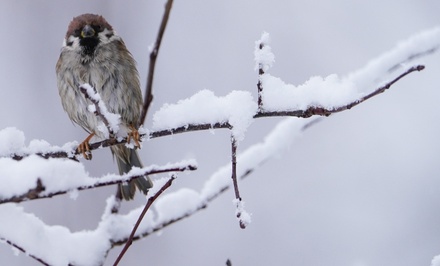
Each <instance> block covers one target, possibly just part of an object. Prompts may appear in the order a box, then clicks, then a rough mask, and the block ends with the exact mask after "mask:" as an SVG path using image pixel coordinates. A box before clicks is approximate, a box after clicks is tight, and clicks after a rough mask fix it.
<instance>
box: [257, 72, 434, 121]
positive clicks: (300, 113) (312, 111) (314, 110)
mask: <svg viewBox="0 0 440 266" xmlns="http://www.w3.org/2000/svg"><path fill="white" fill-rule="evenodd" d="M423 69H425V66H423V65H417V66H413V67H411V68H409V69H408V70H407V71H405V72H403V73H402V74H400V75H399V76H397V77H396V78H395V79H393V80H391V81H390V82H387V83H386V84H385V85H383V86H382V87H379V88H378V89H376V90H375V91H373V92H372V93H370V94H367V95H366V96H364V97H362V98H360V99H358V100H356V101H354V102H351V103H349V104H346V105H343V106H340V107H335V108H332V109H325V108H322V107H319V106H311V107H309V108H307V109H306V110H293V111H276V112H258V113H257V114H256V115H255V116H254V118H260V117H270V116H295V117H302V118H308V117H311V116H314V115H319V116H329V115H331V114H334V113H339V112H342V111H345V110H349V109H351V108H352V107H355V106H356V105H358V104H361V103H363V102H365V101H366V100H368V99H370V98H372V97H374V96H376V95H379V94H381V93H383V92H385V91H386V90H387V89H389V88H390V87H391V86H392V85H394V84H395V83H396V82H397V81H399V80H400V79H402V78H403V77H405V76H407V75H409V74H411V73H412V72H415V71H422V70H423Z"/></svg>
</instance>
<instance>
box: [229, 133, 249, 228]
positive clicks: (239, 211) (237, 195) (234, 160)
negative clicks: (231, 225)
mask: <svg viewBox="0 0 440 266" xmlns="http://www.w3.org/2000/svg"><path fill="white" fill-rule="evenodd" d="M231 148H232V149H231V162H232V167H231V168H232V174H231V178H232V184H233V186H234V193H235V202H236V205H237V206H236V213H235V215H236V216H237V219H238V223H239V225H240V228H241V229H245V228H246V222H245V221H244V220H243V219H242V218H243V216H242V209H241V208H239V206H240V205H241V203H242V200H241V196H240V190H239V189H238V181H237V141H236V140H235V138H234V136H231Z"/></svg>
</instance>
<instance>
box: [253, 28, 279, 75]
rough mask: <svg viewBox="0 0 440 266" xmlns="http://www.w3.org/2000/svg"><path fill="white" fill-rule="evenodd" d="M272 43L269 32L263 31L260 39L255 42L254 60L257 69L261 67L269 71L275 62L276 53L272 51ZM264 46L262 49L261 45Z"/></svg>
mask: <svg viewBox="0 0 440 266" xmlns="http://www.w3.org/2000/svg"><path fill="white" fill-rule="evenodd" d="M269 44H270V35H269V33H267V32H263V34H262V35H261V38H260V40H258V41H256V42H255V50H254V60H255V70H258V69H259V68H261V69H262V70H263V71H264V72H266V71H268V70H269V68H271V67H272V66H273V63H274V62H275V55H274V54H273V53H272V48H271V47H270V46H269ZM261 45H262V48H261V49H260V46H261Z"/></svg>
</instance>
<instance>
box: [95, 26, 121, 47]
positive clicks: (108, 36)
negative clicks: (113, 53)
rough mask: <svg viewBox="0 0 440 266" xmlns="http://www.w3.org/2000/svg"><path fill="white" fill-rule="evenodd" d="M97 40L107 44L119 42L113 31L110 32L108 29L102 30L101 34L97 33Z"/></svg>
mask: <svg viewBox="0 0 440 266" xmlns="http://www.w3.org/2000/svg"><path fill="white" fill-rule="evenodd" d="M98 37H99V40H100V41H101V43H103V44H105V43H109V42H112V41H114V40H120V37H119V36H118V35H117V34H116V32H115V31H111V30H108V29H104V30H103V31H102V32H100V33H98Z"/></svg>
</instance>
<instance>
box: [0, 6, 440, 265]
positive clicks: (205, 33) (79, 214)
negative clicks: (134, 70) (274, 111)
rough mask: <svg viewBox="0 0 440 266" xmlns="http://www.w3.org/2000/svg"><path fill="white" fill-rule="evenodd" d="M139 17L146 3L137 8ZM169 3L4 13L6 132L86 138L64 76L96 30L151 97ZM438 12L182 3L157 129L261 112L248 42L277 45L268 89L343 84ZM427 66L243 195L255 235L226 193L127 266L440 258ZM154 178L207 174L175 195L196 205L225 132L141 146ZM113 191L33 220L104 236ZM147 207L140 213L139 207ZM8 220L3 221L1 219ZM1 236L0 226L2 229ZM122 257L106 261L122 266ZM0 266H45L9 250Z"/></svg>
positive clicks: (223, 156) (438, 150)
mask: <svg viewBox="0 0 440 266" xmlns="http://www.w3.org/2000/svg"><path fill="white" fill-rule="evenodd" d="M141 2H142V3H141ZM163 4H164V1H157V0H156V1H86V0H82V1H75V2H73V1H67V0H65V1H34V0H29V1H14V0H4V1H2V2H1V3H0V25H1V27H0V36H2V40H1V41H0V58H1V60H0V80H1V87H2V88H1V93H2V96H1V97H0V112H2V118H1V119H0V128H5V127H10V126H13V127H17V128H18V129H20V130H22V131H24V133H25V135H26V138H27V141H29V140H31V139H44V140H46V141H48V142H50V143H51V144H54V145H62V144H63V143H65V142H68V141H73V140H77V141H82V140H83V139H84V138H85V137H86V133H85V132H84V131H83V130H82V129H81V128H80V127H77V126H74V125H73V124H72V123H71V122H70V120H69V119H68V117H67V115H66V114H65V113H64V111H63V109H62V107H61V104H60V100H59V96H58V90H57V88H56V78H55V64H56V61H57V59H58V56H59V52H60V47H61V45H62V40H63V37H64V35H65V32H66V29H67V25H68V23H69V22H70V20H71V19H72V18H73V17H74V16H76V15H79V14H82V13H86V12H91V13H98V14H102V15H103V16H104V17H105V18H106V19H107V20H108V21H109V23H110V24H111V25H112V26H113V27H114V28H115V29H116V30H117V32H118V34H119V35H120V36H122V37H123V39H124V40H125V42H126V44H127V47H128V48H129V50H130V51H131V52H132V54H133V55H134V57H135V59H136V60H137V62H138V69H139V72H140V74H141V83H142V86H144V85H145V79H146V72H147V66H148V47H149V46H150V45H151V44H152V42H153V41H154V38H155V36H156V32H157V28H158V24H159V22H160V19H161V16H162V13H163ZM439 10H440V2H439V1H438V0H427V1H410V0H408V1H398V0H389V1H377V0H373V1H347V0H333V1H321V3H316V2H313V1H307V0H297V1H288V0H284V1H250V0H241V1H233V0H223V1H206V0H186V1H176V2H175V4H174V7H173V10H172V13H171V18H170V21H169V26H168V28H167V31H166V34H165V38H164V40H163V46H162V49H161V51H160V54H159V59H158V64H157V67H156V71H157V74H156V76H155V83H154V90H155V91H154V96H155V98H154V104H153V106H152V108H151V109H150V113H149V119H148V121H147V124H146V126H147V127H148V126H149V125H151V116H152V114H153V112H154V111H157V110H158V109H159V108H160V106H162V105H163V104H164V103H167V102H168V103H174V102H176V101H178V100H179V99H183V98H187V97H189V96H191V95H193V94H194V93H196V92H198V91H200V90H202V89H209V90H212V91H214V92H215V94H216V95H226V94H227V93H229V92H230V91H232V90H247V91H251V92H253V93H254V97H255V98H256V82H257V75H256V72H255V71H254V61H253V57H254V55H253V51H254V42H255V41H256V40H258V39H259V38H260V35H261V33H262V32H263V31H267V32H269V33H270V35H271V39H272V51H273V53H274V54H275V65H274V67H273V68H272V69H271V70H270V73H271V74H272V75H274V76H277V77H280V78H282V79H283V80H284V81H286V82H289V83H292V84H301V83H303V82H304V81H306V80H307V79H308V78H309V77H310V76H314V75H320V76H327V75H329V74H332V73H336V74H339V75H344V74H347V73H349V72H351V71H354V70H356V69H358V68H360V67H362V66H363V65H365V64H366V63H367V62H368V61H369V60H370V59H373V58H374V57H376V56H378V55H380V54H381V53H383V52H385V51H387V50H389V49H391V48H392V47H393V46H394V45H395V44H396V43H397V42H399V41H400V40H404V39H405V38H408V37H409V36H411V35H413V34H415V33H418V32H420V31H421V30H424V29H429V28H432V27H434V26H437V25H438V24H439V20H438V17H439V16H438V11H439ZM439 59H440V58H439V55H438V54H436V55H433V56H430V57H428V58H426V60H425V62H426V66H427V68H426V70H424V71H423V72H420V73H414V74H412V75H410V76H409V77H407V78H405V79H404V80H402V81H400V82H399V83H398V84H396V85H394V86H393V87H392V89H391V90H390V91H387V92H386V93H384V94H382V95H379V96H377V97H375V98H374V99H372V100H369V101H367V102H365V103H363V104H361V105H360V106H358V107H356V108H353V109H352V110H349V111H346V112H343V113H340V114H336V115H333V116H331V117H329V118H326V119H324V120H323V121H322V122H320V123H319V124H317V125H315V126H313V127H312V128H310V129H309V130H307V131H306V132H304V134H303V136H302V137H301V138H300V139H298V140H297V141H296V142H295V143H294V145H293V146H292V147H291V149H290V151H289V152H288V153H286V154H282V155H280V158H277V159H274V160H272V161H269V162H267V163H266V164H265V165H264V166H262V167H261V168H259V169H258V170H257V171H256V172H255V173H253V174H252V175H251V176H250V177H249V178H248V179H247V180H245V181H243V182H241V183H240V188H241V193H242V197H243V198H244V200H245V202H246V207H247V208H246V209H247V211H248V212H250V213H252V219H253V221H252V223H251V225H250V226H249V227H248V228H247V229H246V230H241V229H240V228H239V226H238V224H237V221H236V219H235V217H234V211H235V210H234V207H233V205H232V203H231V201H232V199H233V193H232V191H228V192H226V193H225V194H224V195H223V196H221V197H220V198H218V199H217V200H216V202H215V203H213V204H212V205H211V206H209V207H208V208H207V209H206V210H203V211H202V212H200V213H198V214H196V215H194V216H192V217H190V218H188V219H186V220H183V221H181V222H179V223H176V224H174V225H172V226H170V227H168V228H166V229H164V230H163V232H161V234H159V235H154V236H150V237H148V238H146V239H145V240H143V241H138V242H136V243H134V245H133V246H132V247H131V248H130V250H129V251H128V253H127V255H126V257H124V259H123V263H122V264H123V265H225V262H226V260H227V259H228V258H229V259H231V261H232V264H233V265H339V266H344V265H347V266H370V265H400V266H406V265H408V266H410V265H430V262H431V260H432V258H433V257H434V256H435V255H437V254H440V226H439V225H440V215H439V214H438V213H439V209H440V179H439V173H440V164H439V162H438V159H439V158H440V141H439V138H438V136H439V135H440V127H439V126H438V121H439V120H440V105H439V104H438V99H439V97H440V88H439V87H440V76H439V74H438V73H439V71H440V63H439V62H440V60H439ZM279 120H280V119H276V118H265V119H259V120H258V121H255V123H254V124H253V125H252V126H251V127H250V128H249V129H248V132H247V135H246V138H245V140H244V141H243V142H242V143H241V146H240V147H239V150H244V149H245V148H246V147H248V146H250V145H252V144H253V143H256V142H258V141H261V140H262V139H263V138H264V136H265V135H266V134H267V133H268V132H269V131H270V130H271V128H273V126H274V125H275V124H276V122H278V121H279ZM143 145H144V146H143V149H142V151H141V153H140V154H141V157H142V159H143V161H144V164H146V165H147V164H150V163H156V164H162V163H167V162H174V161H180V160H182V159H187V158H195V159H197V161H198V163H199V170H198V171H197V172H192V173H190V174H183V175H180V178H179V179H177V180H176V181H175V185H173V189H177V188H180V187H190V188H194V189H197V190H198V189H200V188H201V187H202V185H203V182H204V181H205V180H206V179H207V177H208V176H209V175H210V174H211V173H212V172H214V171H215V170H216V169H217V168H218V167H219V166H223V165H224V164H226V163H228V162H229V160H230V145H229V133H228V132H227V131H226V130H217V131H216V132H215V134H211V133H210V132H208V131H206V132H196V133H187V134H183V135H176V136H173V137H164V138H160V139H153V140H151V141H149V142H146V143H144V144H143ZM85 165H86V167H87V169H88V170H89V172H90V173H92V174H93V175H96V176H99V175H102V174H106V173H114V172H116V171H117V169H116V165H115V164H114V162H113V160H112V158H111V155H110V152H109V151H107V150H100V151H97V152H95V153H94V157H93V160H92V161H91V162H85ZM114 190H115V188H114V187H111V188H104V189H99V190H94V191H88V192H81V193H80V195H79V198H78V199H77V200H72V199H70V198H69V197H68V196H65V197H64V196H60V197H55V198H53V199H48V200H39V201H35V202H30V203H26V204H23V206H24V207H25V209H26V210H27V211H29V212H34V213H36V215H37V216H39V217H40V218H42V219H43V220H44V221H45V222H46V223H47V224H60V225H64V226H66V227H68V228H70V229H71V230H72V231H77V230H84V229H89V230H91V229H94V228H95V227H96V226H97V223H98V222H99V219H100V216H101V214H102V208H103V206H104V205H105V199H106V198H107V197H108V196H109V195H111V194H112V193H113V192H114ZM142 202H143V200H142V199H141V198H140V197H138V198H137V200H136V201H135V202H133V203H130V204H128V205H127V208H125V210H128V209H129V208H130V207H133V206H139V205H140V204H142ZM0 219H1V218H0ZM0 226H1V224H0ZM118 253H119V249H114V250H112V251H111V252H110V255H109V258H108V259H107V261H106V265H112V263H113V261H114V259H115V258H116V256H117V255H118ZM0 264H2V265H39V264H38V263H37V262H35V261H33V260H32V259H30V258H27V257H26V256H25V255H24V254H20V255H19V256H15V255H14V253H13V252H12V251H11V248H10V247H9V246H8V245H0Z"/></svg>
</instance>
